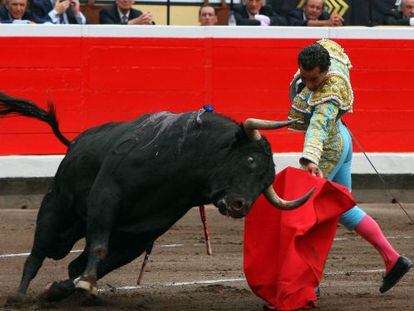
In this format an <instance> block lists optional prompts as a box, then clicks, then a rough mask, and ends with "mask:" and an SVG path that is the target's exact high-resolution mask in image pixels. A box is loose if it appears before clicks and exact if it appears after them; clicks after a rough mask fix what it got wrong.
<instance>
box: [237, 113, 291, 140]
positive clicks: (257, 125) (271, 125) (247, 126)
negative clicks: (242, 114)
mask: <svg viewBox="0 0 414 311" xmlns="http://www.w3.org/2000/svg"><path fill="white" fill-rule="evenodd" d="M296 121H298V120H297V119H292V120H288V121H268V120H260V119H253V118H249V119H246V121H245V122H244V131H245V133H246V135H247V136H248V137H249V138H250V139H251V140H260V138H261V137H262V136H261V135H260V132H259V131H258V130H276V129H278V128H281V127H285V126H287V125H289V124H292V123H295V122H296Z"/></svg>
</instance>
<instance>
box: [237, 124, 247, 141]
mask: <svg viewBox="0 0 414 311" xmlns="http://www.w3.org/2000/svg"><path fill="white" fill-rule="evenodd" d="M235 136H236V140H237V141H240V142H241V141H245V140H248V139H249V137H248V136H247V134H246V131H245V130H244V124H243V123H240V124H239V129H238V131H237V132H236V135H235Z"/></svg>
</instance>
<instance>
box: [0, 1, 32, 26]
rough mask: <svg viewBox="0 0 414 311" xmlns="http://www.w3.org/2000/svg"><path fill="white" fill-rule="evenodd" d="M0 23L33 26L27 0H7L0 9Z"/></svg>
mask: <svg viewBox="0 0 414 311" xmlns="http://www.w3.org/2000/svg"><path fill="white" fill-rule="evenodd" d="M0 23H4V24H32V23H33V22H32V15H31V14H30V12H28V11H27V0H7V1H6V3H5V6H4V7H2V8H0Z"/></svg>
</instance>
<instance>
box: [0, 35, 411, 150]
mask: <svg viewBox="0 0 414 311" xmlns="http://www.w3.org/2000/svg"><path fill="white" fill-rule="evenodd" d="M316 39H318V37H315V39H306V38H303V39H301V38H297V39H284V38H271V39H269V38H212V37H199V38H176V37H173V38H169V37H164V38H156V37H153V38H136V37H129V38H114V37H88V36H78V37H46V36H45V37H29V36H27V37H24V36H23V37H9V36H5V35H4V34H3V37H0V46H1V50H0V56H1V57H0V88H1V90H2V91H4V92H6V93H8V94H11V95H13V96H18V97H22V98H26V99H30V100H32V101H34V102H35V103H37V104H38V105H40V106H42V107H46V105H47V104H46V102H47V99H48V98H50V99H52V100H53V101H54V103H55V105H56V107H57V114H58V117H59V120H60V125H61V129H62V130H63V132H64V134H65V135H67V136H68V137H71V138H72V137H74V136H75V135H77V134H78V133H79V132H81V131H83V130H85V129H86V128H88V127H91V126H94V125H98V124H101V123H104V122H109V121H114V120H129V119H133V118H135V117H137V116H139V115H141V114H142V113H146V112H152V111H160V110H170V111H176V112H182V111H188V110H197V109H199V108H200V107H201V106H202V105H204V104H213V105H214V107H215V109H216V111H217V112H220V113H224V114H226V115H229V116H231V117H233V118H234V119H236V120H239V121H241V120H243V119H245V118H246V117H256V118H265V119H285V118H286V114H287V111H288V109H289V99H288V86H289V82H290V80H291V78H292V76H293V74H294V72H295V71H296V68H297V65H296V56H297V54H298V52H299V51H300V49H301V48H303V47H304V46H305V45H307V44H309V43H311V42H313V41H315V40H316ZM335 40H336V41H338V42H339V43H340V44H341V45H343V47H344V48H345V50H346V51H347V53H348V54H349V56H350V58H351V61H352V63H353V66H354V68H353V70H352V72H351V73H352V74H351V77H352V83H353V86H354V93H355V103H354V107H355V109H354V113H353V114H352V115H348V116H347V117H346V121H347V123H348V125H349V126H350V128H351V129H352V131H353V132H354V134H355V136H357V138H358V139H359V140H360V142H361V144H362V145H363V146H364V148H365V149H366V150H367V151H372V152H373V151H379V152H382V151H384V152H385V151H387V152H413V151H414V125H413V122H412V120H413V119H414V105H413V104H412V98H414V84H413V83H411V81H410V80H411V77H412V76H413V72H414V62H413V61H412V60H413V59H414V40H394V39H387V38H385V39H381V38H380V39H354V38H347V39H345V38H338V39H335ZM266 136H267V137H268V138H269V139H270V141H271V143H272V146H273V149H274V151H276V152H278V151H279V152H280V151H300V150H301V146H302V142H303V136H302V135H300V134H297V133H292V132H289V131H287V130H280V131H276V132H269V133H267V134H266ZM64 152H65V148H64V146H63V145H61V143H60V142H59V141H58V140H57V139H56V138H54V136H53V134H52V133H51V131H50V129H49V128H48V126H46V125H45V124H44V123H41V122H39V121H36V120H29V119H27V118H21V117H10V118H6V119H0V154H1V155H6V154H50V153H64Z"/></svg>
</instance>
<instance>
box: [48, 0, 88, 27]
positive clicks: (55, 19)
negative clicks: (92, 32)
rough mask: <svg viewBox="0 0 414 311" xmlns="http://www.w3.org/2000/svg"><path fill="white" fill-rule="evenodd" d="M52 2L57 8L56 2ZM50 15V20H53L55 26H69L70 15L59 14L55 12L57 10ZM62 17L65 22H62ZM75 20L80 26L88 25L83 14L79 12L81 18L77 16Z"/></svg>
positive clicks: (53, 0)
mask: <svg viewBox="0 0 414 311" xmlns="http://www.w3.org/2000/svg"><path fill="white" fill-rule="evenodd" d="M50 2H51V3H52V6H53V7H55V0H50ZM69 10H70V7H69ZM48 15H49V17H50V19H51V20H52V23H53V24H69V19H68V15H67V14H66V12H64V13H63V14H58V12H57V11H55V9H53V10H52V11H50V12H49V14H48ZM61 15H62V17H63V22H61V18H60V16H61ZM75 18H76V20H77V21H78V23H79V24H82V25H85V24H86V17H85V16H84V15H83V14H82V12H79V16H75Z"/></svg>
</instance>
